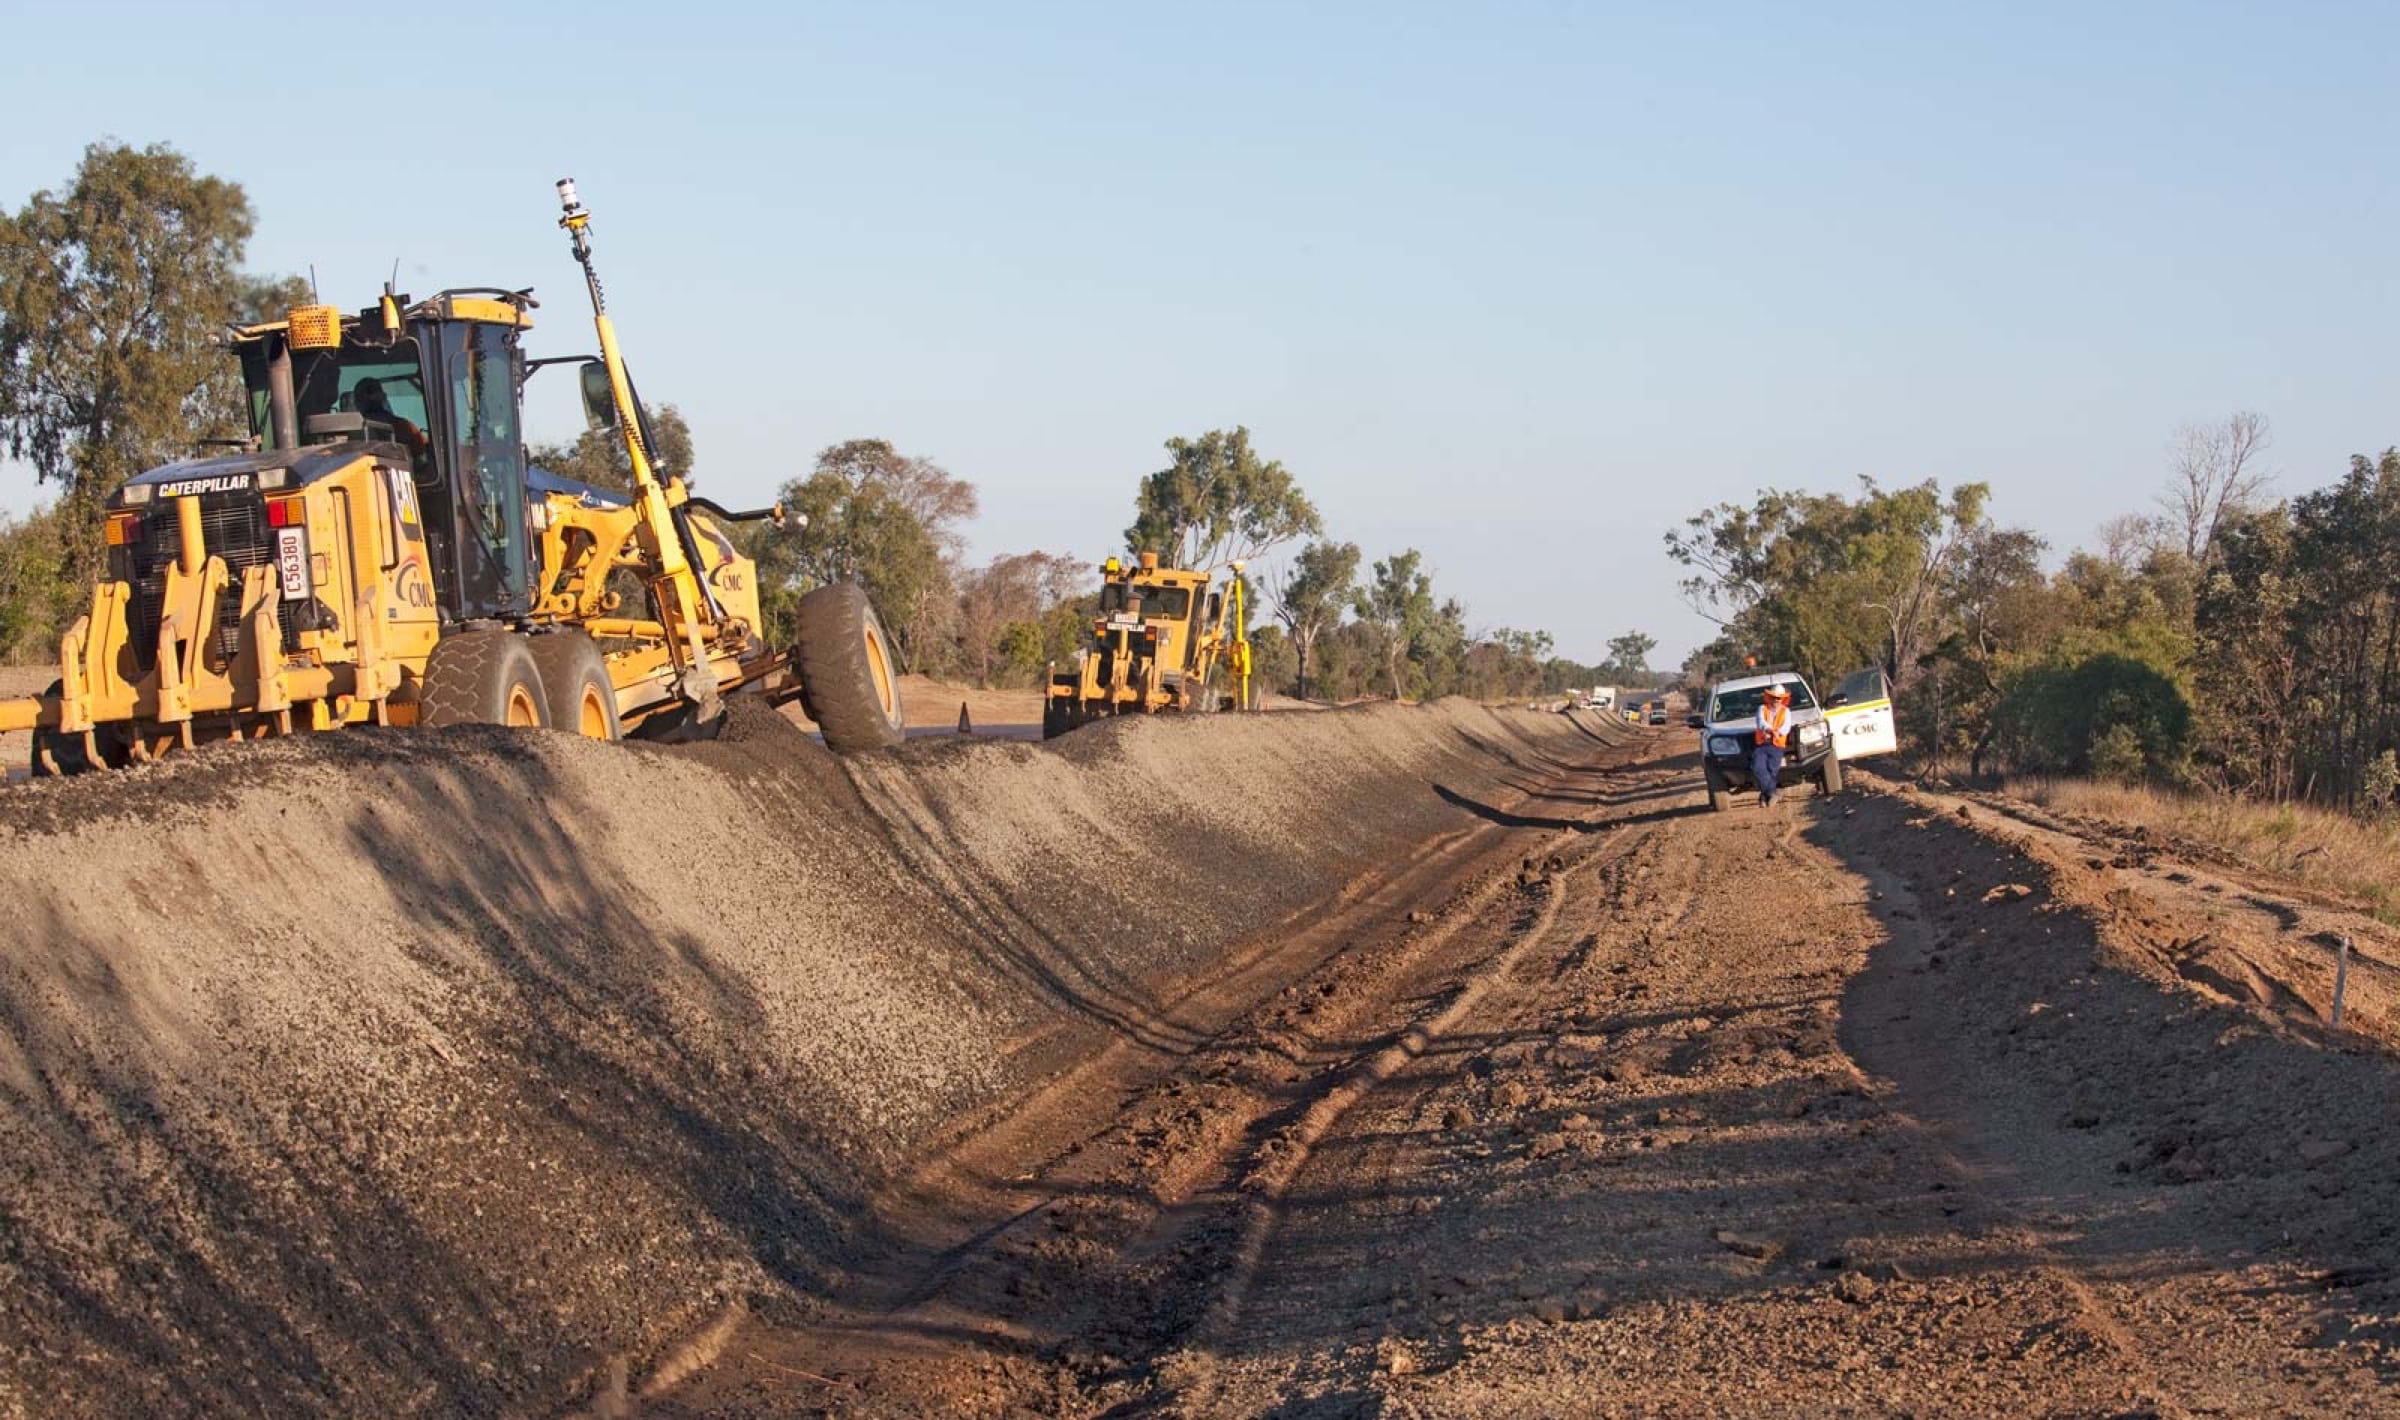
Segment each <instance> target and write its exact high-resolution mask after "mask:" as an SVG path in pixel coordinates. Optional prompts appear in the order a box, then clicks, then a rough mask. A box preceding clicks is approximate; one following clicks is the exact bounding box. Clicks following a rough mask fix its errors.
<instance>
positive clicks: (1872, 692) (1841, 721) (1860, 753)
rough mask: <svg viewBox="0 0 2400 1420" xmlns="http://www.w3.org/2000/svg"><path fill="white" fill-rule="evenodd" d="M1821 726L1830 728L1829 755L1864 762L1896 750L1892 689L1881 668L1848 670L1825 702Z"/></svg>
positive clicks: (1870, 667) (1897, 746) (1869, 667)
mask: <svg viewBox="0 0 2400 1420" xmlns="http://www.w3.org/2000/svg"><path fill="white" fill-rule="evenodd" d="M1825 723H1826V724H1827V725H1829V726H1831V727H1832V729H1833V752H1834V754H1835V756H1837V757H1838V758H1841V759H1845V760H1850V759H1865V758H1866V757H1867V756H1869V755H1873V754H1891V753H1893V752H1894V751H1896V750H1898V749H1899V748H1900V725H1899V722H1898V721H1897V720H1895V719H1894V718H1893V716H1892V689H1891V684H1890V682H1888V681H1886V680H1885V679H1884V675H1883V667H1881V666H1867V667H1865V668H1864V669H1861V670H1855V671H1852V672H1851V673H1850V674H1849V675H1847V676H1844V677H1843V678H1842V683H1841V684H1840V685H1838V686H1835V687H1834V690H1833V694H1832V695H1830V696H1828V697H1827V698H1826V701H1825Z"/></svg>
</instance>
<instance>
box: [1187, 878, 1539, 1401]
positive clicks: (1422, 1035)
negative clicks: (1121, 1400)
mask: <svg viewBox="0 0 2400 1420" xmlns="http://www.w3.org/2000/svg"><path fill="white" fill-rule="evenodd" d="M1568 878H1569V874H1568V871H1567V870H1566V869H1565V868H1564V867H1563V866H1560V865H1557V864H1556V863H1555V860H1553V866H1551V867H1550V868H1549V869H1548V871H1547V872H1546V873H1545V874H1544V876H1543V879H1542V882H1543V886H1544V888H1545V892H1544V895H1543V900H1542V903H1541V906H1540V907H1539V908H1538V909H1536V910H1535V912H1534V913H1533V916H1532V920H1531V921H1529V922H1528V923H1526V924H1525V925H1524V926H1523V927H1522V928H1521V929H1519V930H1518V931H1517V932H1515V933H1514V934H1513V936H1512V939H1511V940H1510V941H1509V942H1508V944H1507V945H1506V946H1504V947H1503V948H1502V949H1501V950H1500V951H1499V952H1498V953H1497V954H1496V955H1494V956H1493V957H1492V958H1491V959H1490V960H1489V961H1487V962H1486V963H1484V964H1483V965H1482V966H1480V967H1477V968H1476V969H1475V970H1474V971H1473V972H1471V973H1470V974H1469V975H1468V976H1466V978H1465V979H1464V980H1462V981H1461V982H1459V984H1458V987H1457V989H1456V991H1455V992H1454V993H1453V994H1451V995H1450V997H1449V998H1448V1000H1447V1001H1446V1003H1445V1004H1443V1005H1442V1006H1441V1007H1440V1008H1439V1009H1438V1010H1435V1011H1434V1012H1432V1013H1431V1014H1429V1015H1427V1016H1424V1017H1421V1018H1420V1019H1418V1020H1417V1021H1416V1022H1414V1023H1412V1024H1411V1025H1409V1026H1408V1027H1407V1028H1406V1029H1405V1030H1403V1031H1402V1032H1401V1033H1400V1038H1399V1039H1397V1040H1395V1041H1393V1042H1392V1043H1391V1044H1389V1045H1387V1046H1384V1047H1383V1048H1382V1049H1380V1050H1378V1051H1376V1052H1374V1053H1373V1054H1372V1055H1368V1056H1365V1057H1363V1058H1360V1059H1359V1060H1357V1061H1355V1062H1354V1063H1353V1064H1352V1065H1350V1066H1349V1067H1348V1068H1347V1069H1345V1070H1343V1071H1342V1072H1341V1077H1340V1079H1339V1080H1338V1081H1337V1082H1336V1083H1335V1084H1334V1085H1333V1086H1331V1087H1330V1088H1329V1089H1327V1090H1326V1091H1325V1092H1324V1093H1323V1094H1322V1095H1319V1096H1318V1097H1317V1099H1316V1101H1315V1102H1314V1103H1313V1104H1311V1105H1310V1106H1309V1107H1308V1108H1307V1110H1305V1111H1304V1112H1303V1113H1302V1114H1301V1115H1300V1117H1299V1118H1298V1119H1296V1120H1294V1121H1293V1122H1292V1123H1291V1124H1290V1125H1289V1126H1287V1127H1286V1128H1284V1129H1281V1130H1279V1131H1277V1132H1276V1133H1275V1134H1273V1135H1271V1136H1270V1137H1269V1139H1268V1144H1267V1146H1266V1147H1265V1148H1262V1149H1261V1151H1260V1152H1259V1154H1258V1155H1257V1156H1254V1158H1253V1159H1252V1161H1251V1163H1250V1166H1249V1168H1248V1169H1247V1171H1246V1173H1245V1174H1244V1176H1243V1178H1242V1180H1241V1190H1242V1192H1243V1193H1244V1194H1245V1195H1246V1201H1245V1202H1244V1204H1243V1207H1242V1210H1241V1213H1240V1218H1239V1222H1238V1223H1237V1225H1236V1226H1237V1228H1238V1233H1237V1237H1236V1240H1235V1243H1234V1246H1233V1250H1232V1256H1231V1258H1230V1259H1229V1261H1228V1263H1227V1265H1226V1268H1225V1271H1224V1274H1223V1276H1222V1278H1221V1280H1220V1283H1219V1290H1218V1293H1217V1297H1216V1300H1215V1301H1214V1302H1213V1303H1212V1304H1211V1305H1210V1307H1209V1309H1208V1313H1207V1316H1206V1318H1205V1319H1204V1320H1203V1321H1202V1323H1201V1325H1200V1328H1199V1334H1198V1336H1197V1337H1196V1338H1195V1341H1194V1344H1193V1349H1194V1351H1195V1352H1197V1353H1198V1354H1200V1355H1203V1356H1205V1355H1206V1354H1207V1353H1208V1352H1210V1351H1213V1350H1215V1349H1217V1348H1218V1347H1220V1346H1222V1345H1223V1343H1224V1339H1225V1337H1226V1336H1227V1335H1228V1334H1229V1333H1230V1332H1231V1331H1232V1329H1233V1327H1234V1325H1235V1324H1236V1323H1237V1322H1238V1321H1239V1319H1240V1316H1241V1310H1242V1305H1243V1303H1244V1301H1246V1300H1247V1298H1248V1296H1249V1292H1250V1288H1251V1286H1252V1285H1253V1283H1254V1282H1255V1281H1256V1279H1257V1275H1258V1270H1259V1264H1260V1262H1261V1260H1262V1259H1263V1258H1264V1257H1265V1255H1266V1249H1267V1245H1268V1241H1269V1239H1270V1237H1271V1236H1272V1234H1273V1232H1274V1228H1275V1225H1276V1222H1277V1220H1278V1219H1279V1217H1280V1216H1281V1212H1282V1200H1283V1194H1284V1191H1285V1189H1286V1188H1287V1187H1289V1185H1290V1184H1291V1181H1292V1180H1293V1179H1294V1178H1296V1177H1298V1175H1299V1173H1300V1171H1301V1170H1302V1169H1304V1168H1306V1167H1307V1166H1308V1164H1309V1161H1310V1157H1311V1151H1312V1150H1313V1149H1314V1148H1315V1146H1316V1144H1317V1141H1318V1140H1320V1139H1322V1138H1323V1137H1324V1136H1325V1134H1326V1132H1327V1131H1328V1130H1330V1129H1332V1128H1334V1127H1335V1126H1336V1125H1337V1124H1339V1123H1340V1121H1341V1119H1342V1116H1343V1115H1345V1114H1346V1113H1348V1112H1349V1111H1350V1110H1351V1109H1352V1108H1353V1107H1355V1106H1356V1105H1357V1104H1358V1103H1359V1102H1360V1101H1361V1100H1363V1099H1364V1098H1366V1096H1367V1094H1368V1092H1369V1091H1371V1090H1374V1089H1376V1088H1377V1087H1378V1086H1380V1085H1382V1084H1383V1083H1384V1082H1385V1081H1387V1080H1389V1079H1391V1077H1392V1076H1393V1075H1395V1074H1397V1073H1398V1072H1399V1071H1400V1070H1401V1069H1402V1068H1404V1067H1405V1066H1407V1065H1408V1064H1409V1063H1410V1062H1412V1061H1414V1060H1416V1059H1418V1058H1419V1057H1420V1056H1422V1055H1424V1053H1425V1052H1426V1050H1427V1049H1429V1048H1430V1047H1432V1046H1433V1045H1434V1044H1435V1043H1436V1042H1438V1041H1440V1040H1441V1039H1442V1038H1443V1037H1444V1036H1445V1035H1446V1034H1447V1033H1448V1032H1449V1031H1450V1030H1451V1029H1452V1028H1454V1027H1455V1026H1457V1024H1458V1023H1459V1022H1460V1021H1463V1020H1465V1019H1466V1018H1467V1016H1468V1014H1469V1013H1470V1012H1472V1011H1474V1010H1475V1008H1476V1007H1477V1006H1478V1005H1479V1004H1481V1002H1482V1001H1483V999H1484V997H1485V996H1486V995H1488V994H1489V993H1490V992H1491V991H1492V989H1493V988H1494V987H1496V986H1498V985H1499V984H1500V983H1501V982H1502V981H1504V980H1505V979H1506V978H1507V976H1508V974H1509V972H1510V971H1512V970H1513V969H1514V968H1515V966H1516V964H1517V963H1518V961H1520V960H1521V959H1522V958H1523V957H1524V956H1525V955H1526V954H1527V953H1528V952H1530V951H1532V950H1534V949H1535V948H1536V947H1538V946H1539V945H1540V944H1541V943H1542V942H1543V941H1544V940H1545V939H1546V938H1547V937H1548V935H1549V932H1550V929H1551V928H1552V927H1553V926H1554V925H1555V924H1556V923H1557V921H1558V916H1559V912H1560V909H1561V908H1562V907H1563V906H1564V905H1565V903H1566V898H1567V882H1568ZM1177 1399H1180V1400H1181V1403H1182V1404H1183V1405H1184V1407H1185V1408H1187V1409H1192V1410H1196V1411H1197V1412H1199V1413H1206V1411H1207V1409H1208V1404H1209V1401H1210V1400H1211V1399H1213V1395H1212V1394H1211V1393H1208V1392H1203V1394H1202V1395H1200V1396H1197V1397H1190V1398H1177Z"/></svg>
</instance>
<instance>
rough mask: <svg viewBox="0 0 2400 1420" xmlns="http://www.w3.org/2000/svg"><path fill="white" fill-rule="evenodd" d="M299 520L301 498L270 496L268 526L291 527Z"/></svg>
mask: <svg viewBox="0 0 2400 1420" xmlns="http://www.w3.org/2000/svg"><path fill="white" fill-rule="evenodd" d="M299 521H300V500H299V499H297V498H269V499H268V500H267V526H268V527H271V528H288V527H291V526H292V525H293V524H295V523H297V522H299Z"/></svg>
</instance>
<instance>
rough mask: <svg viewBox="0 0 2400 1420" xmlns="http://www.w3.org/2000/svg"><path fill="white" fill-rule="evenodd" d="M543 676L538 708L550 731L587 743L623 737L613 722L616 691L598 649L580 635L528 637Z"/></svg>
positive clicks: (556, 633) (563, 633)
mask: <svg viewBox="0 0 2400 1420" xmlns="http://www.w3.org/2000/svg"><path fill="white" fill-rule="evenodd" d="M526 639H527V643H528V645H530V647H531V648H532V650H533V664H534V668H535V669H536V670H538V671H539V672H541V677H542V710H543V713H544V714H546V715H547V716H548V717H549V721H550V728H551V729H554V730H565V731H566V732H567V733H569V734H571V735H581V736H583V737H584V738H585V739H587V740H616V739H623V738H624V737H625V727H624V726H623V725H622V724H620V723H619V722H618V720H617V688H616V687H615V686H614V685H611V684H610V683H609V679H608V663H607V662H606V661H604V660H602V659H601V657H600V648H599V647H598V646H596V645H594V644H593V642H592V638H591V637H589V636H586V635H584V634H583V633H582V632H580V631H553V632H551V633H550V634H549V635H547V636H532V637H528V638H526Z"/></svg>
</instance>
